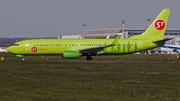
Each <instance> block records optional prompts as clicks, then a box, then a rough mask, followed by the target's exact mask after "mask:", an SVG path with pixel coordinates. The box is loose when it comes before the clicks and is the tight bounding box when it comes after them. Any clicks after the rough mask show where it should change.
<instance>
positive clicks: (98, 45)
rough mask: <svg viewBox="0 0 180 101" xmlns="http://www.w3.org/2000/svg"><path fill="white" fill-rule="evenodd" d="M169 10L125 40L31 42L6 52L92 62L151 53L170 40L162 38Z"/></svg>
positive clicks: (25, 42) (31, 40) (27, 41)
mask: <svg viewBox="0 0 180 101" xmlns="http://www.w3.org/2000/svg"><path fill="white" fill-rule="evenodd" d="M169 15H170V9H169V8H166V9H163V10H162V11H161V13H160V14H159V15H158V16H157V17H156V19H155V20H154V21H153V22H152V24H151V25H150V26H149V27H148V28H147V29H146V31H145V32H144V33H142V34H140V35H136V36H132V37H130V38H126V39H120V35H117V37H116V38H115V39H30V40H23V41H19V42H16V43H14V44H12V45H10V46H9V47H8V48H7V51H8V52H10V53H12V54H15V55H16V56H17V57H22V58H23V59H24V57H25V56H28V55H43V56H44V55H61V56H62V58H65V59H78V58H80V57H81V56H86V60H92V56H97V55H124V54H131V53H136V52H141V51H144V50H149V49H153V48H156V47H159V46H162V45H164V44H165V42H166V41H168V40H171V39H172V38H165V39H163V38H164V32H165V30H166V26H167V23H168V18H169Z"/></svg>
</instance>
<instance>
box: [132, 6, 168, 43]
mask: <svg viewBox="0 0 180 101" xmlns="http://www.w3.org/2000/svg"><path fill="white" fill-rule="evenodd" d="M169 15H170V9H163V10H162V11H161V13H160V14H159V15H158V16H157V17H156V19H155V20H154V21H153V22H152V23H151V25H150V26H149V27H148V28H147V29H146V31H145V32H144V33H142V34H141V35H137V36H134V37H131V38H143V39H154V40H161V39H163V38H164V33H165V30H166V26H167V23H168V18H169Z"/></svg>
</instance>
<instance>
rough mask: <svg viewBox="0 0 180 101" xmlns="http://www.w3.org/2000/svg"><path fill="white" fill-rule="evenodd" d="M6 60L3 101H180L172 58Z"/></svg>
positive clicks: (178, 70) (0, 72)
mask: <svg viewBox="0 0 180 101" xmlns="http://www.w3.org/2000/svg"><path fill="white" fill-rule="evenodd" d="M1 56H3V57H5V60H4V61H0V101H180V59H174V56H173V55H136V54H132V55H121V56H96V57H93V60H92V61H87V60H85V57H82V58H80V59H70V60H68V59H61V57H60V56H48V57H44V58H42V57H41V56H31V57H26V60H24V61H22V59H21V58H18V57H15V56H14V55H12V54H8V53H0V57H1Z"/></svg>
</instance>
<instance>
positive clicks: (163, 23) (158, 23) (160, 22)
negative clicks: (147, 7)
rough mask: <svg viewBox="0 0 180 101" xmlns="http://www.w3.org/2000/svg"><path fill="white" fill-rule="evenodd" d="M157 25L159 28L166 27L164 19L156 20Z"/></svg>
mask: <svg viewBox="0 0 180 101" xmlns="http://www.w3.org/2000/svg"><path fill="white" fill-rule="evenodd" d="M155 27H156V29H157V30H163V29H164V27H165V22H164V21H163V20H157V21H156V22H155Z"/></svg>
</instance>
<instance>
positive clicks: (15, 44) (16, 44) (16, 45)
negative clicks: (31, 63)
mask: <svg viewBox="0 0 180 101" xmlns="http://www.w3.org/2000/svg"><path fill="white" fill-rule="evenodd" d="M11 46H19V44H12V45H11Z"/></svg>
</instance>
